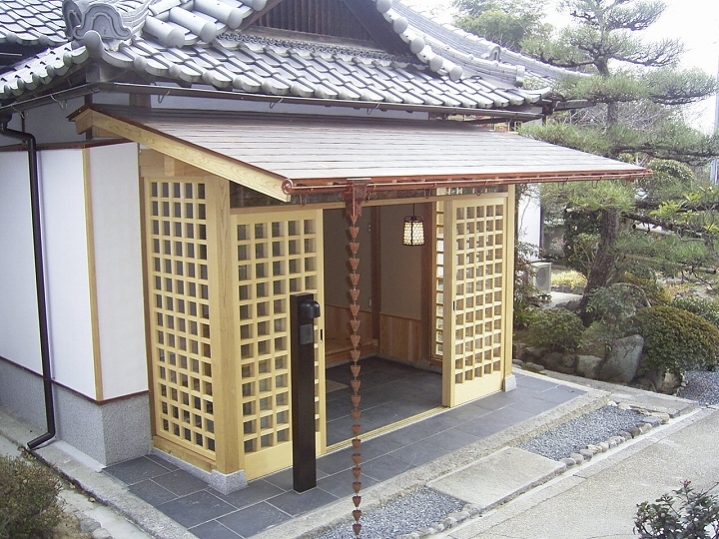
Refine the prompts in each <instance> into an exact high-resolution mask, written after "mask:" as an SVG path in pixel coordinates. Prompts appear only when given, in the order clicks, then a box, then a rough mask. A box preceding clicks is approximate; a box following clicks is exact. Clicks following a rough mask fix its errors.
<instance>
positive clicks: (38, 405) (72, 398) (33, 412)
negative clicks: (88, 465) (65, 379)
mask: <svg viewBox="0 0 719 539" xmlns="http://www.w3.org/2000/svg"><path fill="white" fill-rule="evenodd" d="M53 397H54V404H55V426H56V430H57V436H56V439H60V440H62V441H63V442H66V443H67V444H69V445H70V446H72V447H73V448H75V449H76V450H78V451H80V452H82V453H84V454H85V455H87V456H88V457H90V458H92V459H94V460H95V461H97V462H99V463H101V464H103V465H104V466H109V465H110V464H115V463H117V462H122V461H124V460H129V459H132V458H135V457H139V456H142V455H146V454H147V453H149V451H150V444H151V437H150V401H149V395H148V394H147V393H142V394H138V395H131V396H128V397H125V398H120V399H116V400H113V401H110V402H104V403H98V402H95V401H93V400H91V399H88V398H87V397H83V396H82V395H79V394H78V393H75V392H73V391H70V390H69V389H66V388H64V387H61V386H58V385H54V386H53ZM0 404H2V406H4V407H6V408H7V409H8V410H10V411H11V412H12V413H13V415H15V416H16V417H18V418H19V419H22V420H23V421H26V422H28V423H29V424H31V425H33V426H37V427H38V430H40V431H42V432H45V429H46V428H47V427H46V425H45V403H44V399H43V381H42V376H40V375H39V374H36V373H33V372H30V371H28V370H26V369H23V368H20V367H18V366H16V365H14V364H12V363H10V362H8V361H3V360H1V359H0Z"/></svg>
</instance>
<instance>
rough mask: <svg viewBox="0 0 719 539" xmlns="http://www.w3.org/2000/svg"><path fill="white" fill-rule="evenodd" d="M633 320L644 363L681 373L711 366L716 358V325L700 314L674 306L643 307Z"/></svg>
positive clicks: (718, 333) (718, 332) (718, 348)
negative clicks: (636, 326)
mask: <svg viewBox="0 0 719 539" xmlns="http://www.w3.org/2000/svg"><path fill="white" fill-rule="evenodd" d="M635 320H636V322H637V324H638V326H639V332H640V334H641V335H642V337H644V356H645V365H646V366H647V367H649V368H656V369H658V370H660V371H669V372H673V373H675V374H681V372H682V371H684V370H687V369H696V368H709V369H714V368H715V367H716V365H717V362H718V361H719V329H717V328H716V327H715V326H714V325H712V324H711V323H709V322H707V321H706V320H704V319H703V318H701V317H700V316H697V315H695V314H693V313H690V312H688V311H685V310H683V309H678V308H676V307H667V306H659V307H647V308H644V309H641V310H639V311H638V312H637V314H636V317H635Z"/></svg>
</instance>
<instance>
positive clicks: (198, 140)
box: [72, 107, 650, 201]
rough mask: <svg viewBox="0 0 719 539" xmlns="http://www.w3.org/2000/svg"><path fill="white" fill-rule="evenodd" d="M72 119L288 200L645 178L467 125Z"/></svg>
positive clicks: (106, 115)
mask: <svg viewBox="0 0 719 539" xmlns="http://www.w3.org/2000/svg"><path fill="white" fill-rule="evenodd" d="M72 119H73V120H74V121H75V122H76V123H77V129H78V131H79V132H84V131H87V130H88V129H90V128H98V129H101V130H103V131H105V132H110V133H113V134H114V135H116V136H120V137H123V138H125V139H128V140H132V141H135V142H138V143H140V144H143V145H145V146H148V147H150V148H152V149H155V150H158V151H160V152H162V153H164V154H166V155H170V156H171V157H175V158H177V159H179V160H181V161H183V162H187V163H189V164H191V165H193V166H196V167H198V168H201V169H203V170H207V171H208V172H211V173H213V174H217V175H219V176H221V177H223V178H226V179H228V180H230V181H233V182H236V183H239V184H241V185H244V186H246V187H248V188H250V189H254V190H256V191H258V192H261V193H263V194H266V195H268V196H271V197H273V198H277V199H279V200H284V201H287V200H288V198H287V197H288V195H290V194H298V193H302V192H342V191H343V190H345V189H346V188H347V187H348V186H349V185H351V184H352V182H353V180H356V179H357V178H363V179H365V181H366V182H367V183H368V185H370V186H371V187H372V188H373V189H375V190H390V191H401V190H404V189H428V190H431V189H437V188H440V187H483V186H487V185H501V184H511V183H530V182H531V183H540V182H565V181H579V180H600V179H623V180H633V179H635V178H639V177H643V176H646V175H647V174H649V173H650V172H649V171H648V170H646V169H644V168H642V167H638V166H636V165H631V164H627V163H622V162H619V161H613V160H611V159H606V158H603V157H599V156H596V155H592V154H586V153H583V152H579V151H576V150H572V149H569V148H563V147H560V146H554V145H551V144H547V143H545V142H540V141H537V140H532V139H528V138H525V137H521V136H519V135H516V134H513V133H502V132H495V131H490V130H488V129H486V128H481V127H478V126H477V125H473V124H471V123H470V122H455V121H407V122H400V121H396V120H393V121H383V120H378V119H357V118H353V119H352V120H348V119H331V118H317V117H308V116H290V115H282V116H280V115H262V114H238V115H232V114H227V113H223V114H215V115H213V114H211V113H206V112H205V113H202V114H201V115H199V114H196V113H195V114H193V113H192V112H191V111H184V112H183V111H163V112H155V111H147V110H137V109H134V110H122V111H115V110H113V111H112V112H110V111H109V110H101V109H98V108H93V107H84V108H82V109H80V110H79V111H78V112H77V113H75V114H74V115H73V116H72Z"/></svg>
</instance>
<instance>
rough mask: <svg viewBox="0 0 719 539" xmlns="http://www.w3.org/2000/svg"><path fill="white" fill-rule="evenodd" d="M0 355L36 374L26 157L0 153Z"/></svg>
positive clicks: (37, 350)
mask: <svg viewBox="0 0 719 539" xmlns="http://www.w3.org/2000/svg"><path fill="white" fill-rule="evenodd" d="M3 138H4V137H3ZM0 356H2V357H4V358H6V359H9V360H10V361H13V362H15V363H17V364H19V365H22V366H23V367H26V368H28V369H30V370H32V371H35V372H40V371H41V358H40V331H39V329H38V317H37V295H36V293H35V256H34V254H33V239H32V218H31V213H30V180H29V172H28V159H27V153H26V152H8V153H0Z"/></svg>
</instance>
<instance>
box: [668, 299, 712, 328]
mask: <svg viewBox="0 0 719 539" xmlns="http://www.w3.org/2000/svg"><path fill="white" fill-rule="evenodd" d="M671 305H672V307H676V308H678V309H684V310H685V311H689V312H690V313H694V314H696V315H697V316H701V317H702V318H703V319H704V320H706V321H707V322H710V323H711V324H713V325H715V326H716V327H719V303H717V302H716V301H714V300H713V299H706V298H698V297H696V296H690V297H687V298H674V300H673V301H672V303H671Z"/></svg>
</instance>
